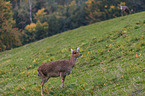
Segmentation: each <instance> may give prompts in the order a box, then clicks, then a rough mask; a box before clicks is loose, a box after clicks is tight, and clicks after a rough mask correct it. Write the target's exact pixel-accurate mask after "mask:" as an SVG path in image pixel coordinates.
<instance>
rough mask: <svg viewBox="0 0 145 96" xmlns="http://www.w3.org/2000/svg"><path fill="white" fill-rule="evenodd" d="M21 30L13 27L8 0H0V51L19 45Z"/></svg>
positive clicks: (13, 22)
mask: <svg viewBox="0 0 145 96" xmlns="http://www.w3.org/2000/svg"><path fill="white" fill-rule="evenodd" d="M20 36H21V32H20V31H19V30H18V28H15V21H14V20H13V12H12V6H11V4H10V2H6V1H5V0H0V51H4V50H6V49H11V48H13V47H17V46H20V45H21V40H20Z"/></svg>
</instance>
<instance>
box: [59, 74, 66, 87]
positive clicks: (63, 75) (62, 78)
mask: <svg viewBox="0 0 145 96" xmlns="http://www.w3.org/2000/svg"><path fill="white" fill-rule="evenodd" d="M60 77H61V81H62V84H61V87H63V83H64V80H65V77H66V75H65V73H63V72H60Z"/></svg>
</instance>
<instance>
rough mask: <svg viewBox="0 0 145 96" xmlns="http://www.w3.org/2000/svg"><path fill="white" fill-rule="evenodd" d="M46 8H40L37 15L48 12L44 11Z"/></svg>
mask: <svg viewBox="0 0 145 96" xmlns="http://www.w3.org/2000/svg"><path fill="white" fill-rule="evenodd" d="M44 10H45V8H42V9H40V10H38V12H37V13H36V15H37V16H38V15H42V14H43V15H45V14H46V12H44Z"/></svg>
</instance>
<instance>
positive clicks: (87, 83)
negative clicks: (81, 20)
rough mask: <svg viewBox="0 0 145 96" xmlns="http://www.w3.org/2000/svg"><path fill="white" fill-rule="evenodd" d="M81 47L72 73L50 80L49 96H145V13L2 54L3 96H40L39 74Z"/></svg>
mask: <svg viewBox="0 0 145 96" xmlns="http://www.w3.org/2000/svg"><path fill="white" fill-rule="evenodd" d="M78 46H79V47H80V52H81V53H82V54H83V56H82V57H80V58H78V60H77V64H76V66H75V67H74V68H73V70H72V73H71V74H70V75H69V76H67V77H66V80H65V82H64V87H63V88H61V87H60V85H61V79H60V77H57V78H50V79H49V80H48V81H47V83H45V85H44V91H45V92H44V96H48V95H49V96H117V95H120V96H144V95H145V59H144V58H145V12H141V13H136V14H132V15H127V16H123V17H118V18H115V19H110V20H106V21H102V22H99V23H94V24H91V25H88V26H82V27H80V28H77V29H74V30H69V31H66V32H64V33H60V34H57V35H54V36H51V37H48V38H45V39H43V40H40V41H38V42H33V43H30V44H27V45H24V46H22V47H19V48H15V49H11V50H8V51H5V52H1V53H0V96H40V95H41V94H40V92H41V88H40V82H41V79H39V78H38V75H37V68H38V67H39V66H40V65H41V64H42V63H46V62H51V61H55V60H64V59H70V56H71V51H70V49H71V48H72V49H76V48H77V47H78Z"/></svg>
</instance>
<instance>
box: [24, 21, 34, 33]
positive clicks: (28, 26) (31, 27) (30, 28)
mask: <svg viewBox="0 0 145 96" xmlns="http://www.w3.org/2000/svg"><path fill="white" fill-rule="evenodd" d="M25 29H26V30H28V31H29V32H32V31H35V29H36V24H35V23H31V24H30V25H27V26H26V27H25Z"/></svg>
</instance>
